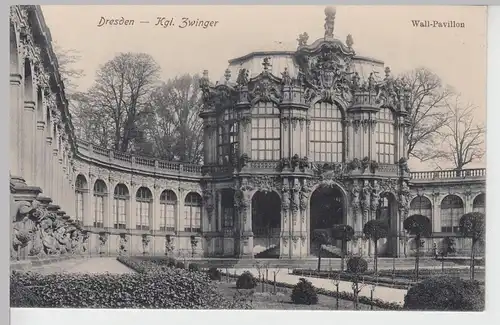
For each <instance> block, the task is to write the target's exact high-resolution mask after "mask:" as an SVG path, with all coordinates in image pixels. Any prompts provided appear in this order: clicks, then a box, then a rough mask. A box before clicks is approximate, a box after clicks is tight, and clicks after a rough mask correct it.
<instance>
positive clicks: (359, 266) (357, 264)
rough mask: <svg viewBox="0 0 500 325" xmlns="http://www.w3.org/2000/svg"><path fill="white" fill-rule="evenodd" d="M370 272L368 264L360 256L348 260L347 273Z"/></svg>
mask: <svg viewBox="0 0 500 325" xmlns="http://www.w3.org/2000/svg"><path fill="white" fill-rule="evenodd" d="M367 270H368V262H367V261H366V260H365V259H364V258H362V257H359V256H353V257H351V258H349V259H348V260H347V272H349V273H353V274H363V273H365V272H366V271H367Z"/></svg>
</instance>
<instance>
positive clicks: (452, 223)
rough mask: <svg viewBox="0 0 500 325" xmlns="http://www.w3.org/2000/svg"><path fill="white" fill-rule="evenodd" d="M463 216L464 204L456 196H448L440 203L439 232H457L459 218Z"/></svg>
mask: <svg viewBox="0 0 500 325" xmlns="http://www.w3.org/2000/svg"><path fill="white" fill-rule="evenodd" d="M463 214H464V203H463V201H462V199H461V198H460V197H458V196H456V195H448V196H446V197H445V198H444V199H443V201H441V231H442V232H451V233H457V232H459V223H460V218H461V217H462V215H463Z"/></svg>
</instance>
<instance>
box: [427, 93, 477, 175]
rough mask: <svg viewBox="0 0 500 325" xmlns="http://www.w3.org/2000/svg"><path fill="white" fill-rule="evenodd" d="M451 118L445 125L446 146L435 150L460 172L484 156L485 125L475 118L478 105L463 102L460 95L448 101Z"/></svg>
mask: <svg viewBox="0 0 500 325" xmlns="http://www.w3.org/2000/svg"><path fill="white" fill-rule="evenodd" d="M447 108H448V111H449V112H450V118H449V120H448V121H447V122H446V123H445V124H444V125H443V130H442V132H441V133H442V134H443V136H444V143H443V145H444V148H440V149H437V150H435V152H436V155H438V156H439V157H441V158H442V159H444V160H446V161H449V162H451V163H453V165H454V167H455V169H456V170H457V172H458V173H460V171H461V170H462V169H463V168H464V166H466V165H467V164H469V163H471V162H473V161H475V160H479V159H481V158H483V156H484V153H485V148H484V134H485V127H484V125H482V124H480V123H477V122H476V120H475V119H474V111H475V110H476V109H477V107H476V106H474V105H472V104H471V103H466V104H464V103H462V102H461V100H460V96H456V97H455V98H454V99H453V100H449V101H447Z"/></svg>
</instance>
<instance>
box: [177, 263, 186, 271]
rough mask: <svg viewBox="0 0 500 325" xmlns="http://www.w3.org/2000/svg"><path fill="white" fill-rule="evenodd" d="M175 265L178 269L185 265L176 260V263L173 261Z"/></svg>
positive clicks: (183, 267)
mask: <svg viewBox="0 0 500 325" xmlns="http://www.w3.org/2000/svg"><path fill="white" fill-rule="evenodd" d="M175 267H176V268H178V269H185V268H186V265H184V263H183V262H181V261H177V263H175Z"/></svg>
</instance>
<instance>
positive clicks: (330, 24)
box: [324, 7, 337, 38]
mask: <svg viewBox="0 0 500 325" xmlns="http://www.w3.org/2000/svg"><path fill="white" fill-rule="evenodd" d="M336 12H337V11H336V9H335V8H334V7H326V8H325V15H326V18H325V25H324V27H325V38H333V29H334V26H335V14H336Z"/></svg>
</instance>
